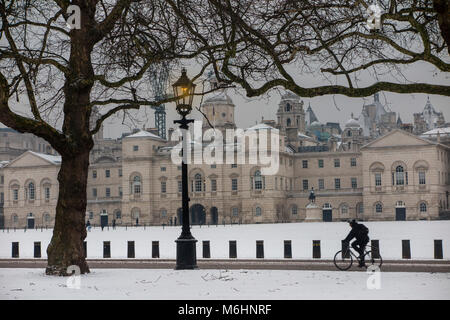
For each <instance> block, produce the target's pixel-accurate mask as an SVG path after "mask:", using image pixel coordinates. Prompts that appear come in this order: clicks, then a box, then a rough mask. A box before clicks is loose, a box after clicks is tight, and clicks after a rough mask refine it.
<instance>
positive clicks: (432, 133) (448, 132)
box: [421, 127, 450, 138]
mask: <svg viewBox="0 0 450 320" xmlns="http://www.w3.org/2000/svg"><path fill="white" fill-rule="evenodd" d="M438 133H439V135H441V136H442V135H450V127H447V128H436V129H432V130H430V131H427V132H424V133H422V135H421V137H425V138H430V137H436V136H437V134H438Z"/></svg>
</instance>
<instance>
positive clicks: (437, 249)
mask: <svg viewBox="0 0 450 320" xmlns="http://www.w3.org/2000/svg"><path fill="white" fill-rule="evenodd" d="M434 258H435V259H443V254H442V240H434Z"/></svg>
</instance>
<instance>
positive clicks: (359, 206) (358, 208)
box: [356, 202, 364, 214]
mask: <svg viewBox="0 0 450 320" xmlns="http://www.w3.org/2000/svg"><path fill="white" fill-rule="evenodd" d="M356 212H357V213H358V214H363V213H364V204H363V203H361V202H360V203H358V204H357V205H356Z"/></svg>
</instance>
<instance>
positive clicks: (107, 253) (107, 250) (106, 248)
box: [103, 241, 111, 258]
mask: <svg viewBox="0 0 450 320" xmlns="http://www.w3.org/2000/svg"><path fill="white" fill-rule="evenodd" d="M103 258H111V242H110V241H103Z"/></svg>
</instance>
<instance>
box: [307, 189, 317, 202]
mask: <svg viewBox="0 0 450 320" xmlns="http://www.w3.org/2000/svg"><path fill="white" fill-rule="evenodd" d="M308 199H309V201H310V202H311V203H315V202H316V195H315V194H314V187H311V192H310V194H309V198H308Z"/></svg>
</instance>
